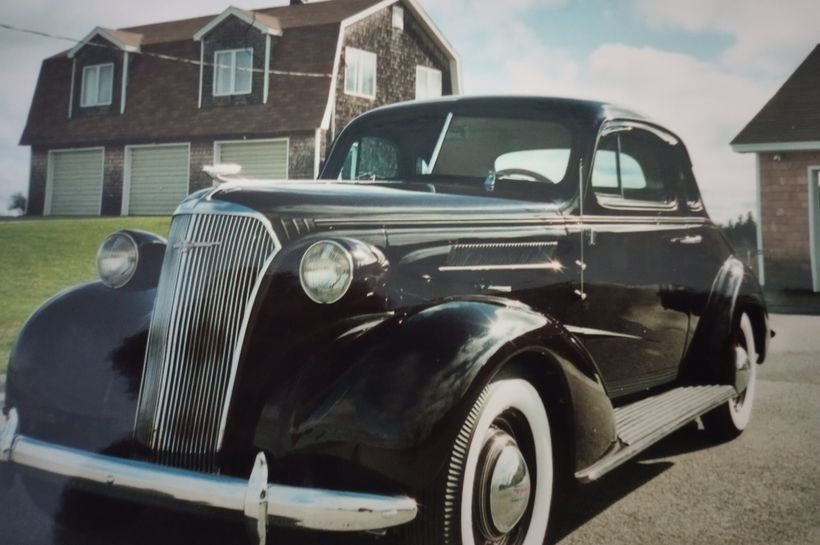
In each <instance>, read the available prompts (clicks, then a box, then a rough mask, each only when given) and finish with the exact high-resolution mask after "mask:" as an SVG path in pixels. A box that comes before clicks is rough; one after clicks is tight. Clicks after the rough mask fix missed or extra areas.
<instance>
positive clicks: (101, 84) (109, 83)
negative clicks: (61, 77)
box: [80, 63, 114, 108]
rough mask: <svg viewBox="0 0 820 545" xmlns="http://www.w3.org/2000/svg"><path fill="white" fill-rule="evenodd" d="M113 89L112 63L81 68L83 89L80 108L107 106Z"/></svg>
mask: <svg viewBox="0 0 820 545" xmlns="http://www.w3.org/2000/svg"><path fill="white" fill-rule="evenodd" d="M113 89H114V63H106V64H95V65H93V66H86V67H85V68H83V88H82V91H81V94H80V106H82V107H83V108H87V107H90V106H108V105H109V104H111V97H112V94H113V92H112V91H113Z"/></svg>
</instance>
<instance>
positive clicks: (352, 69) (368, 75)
mask: <svg viewBox="0 0 820 545" xmlns="http://www.w3.org/2000/svg"><path fill="white" fill-rule="evenodd" d="M345 93H347V94H348V95H354V96H360V97H365V98H376V54H375V53H371V52H370V51H362V50H361V49H354V48H352V47H348V48H347V49H345Z"/></svg>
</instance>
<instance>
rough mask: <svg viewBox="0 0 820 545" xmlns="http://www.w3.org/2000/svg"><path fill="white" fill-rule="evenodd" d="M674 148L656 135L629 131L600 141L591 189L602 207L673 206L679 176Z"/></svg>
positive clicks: (633, 130)
mask: <svg viewBox="0 0 820 545" xmlns="http://www.w3.org/2000/svg"><path fill="white" fill-rule="evenodd" d="M675 156H676V153H675V147H674V146H673V145H672V144H670V143H669V142H667V141H664V140H663V139H661V138H659V137H658V136H656V135H655V134H652V133H650V132H648V131H643V130H640V129H634V128H632V129H630V130H625V131H619V132H615V133H612V134H609V135H607V136H605V137H604V138H602V139H601V142H600V143H599V145H598V150H597V152H596V154H595V161H594V163H593V167H592V189H593V191H594V192H595V195H596V197H597V198H598V201H599V202H600V203H601V204H602V205H604V206H612V207H627V206H633V205H639V206H644V207H645V206H647V205H649V206H653V205H654V206H659V207H670V206H672V205H674V204H675V202H676V197H677V186H678V183H679V176H678V175H676V172H675V170H674V169H673V168H672V167H673V165H674V164H676V161H675Z"/></svg>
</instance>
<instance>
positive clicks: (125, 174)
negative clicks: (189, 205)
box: [120, 142, 191, 216]
mask: <svg viewBox="0 0 820 545" xmlns="http://www.w3.org/2000/svg"><path fill="white" fill-rule="evenodd" d="M172 146H174V147H179V146H186V147H187V148H188V171H189V177H188V191H190V190H191V180H190V170H191V143H190V142H173V143H170V144H134V145H130V146H125V151H124V152H123V166H122V204H121V205H120V215H122V216H127V215H129V214H128V209H129V207H130V206H131V151H132V150H134V149H137V148H169V147H172Z"/></svg>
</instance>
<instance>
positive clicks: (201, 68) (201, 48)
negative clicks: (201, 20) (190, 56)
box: [197, 40, 205, 109]
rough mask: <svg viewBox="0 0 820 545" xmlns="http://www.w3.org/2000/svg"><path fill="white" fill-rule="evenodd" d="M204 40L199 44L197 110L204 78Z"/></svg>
mask: <svg viewBox="0 0 820 545" xmlns="http://www.w3.org/2000/svg"><path fill="white" fill-rule="evenodd" d="M204 67H205V40H202V41H201V42H199V102H197V108H199V109H202V80H203V78H204V77H205V74H204V72H205V68H204Z"/></svg>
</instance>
